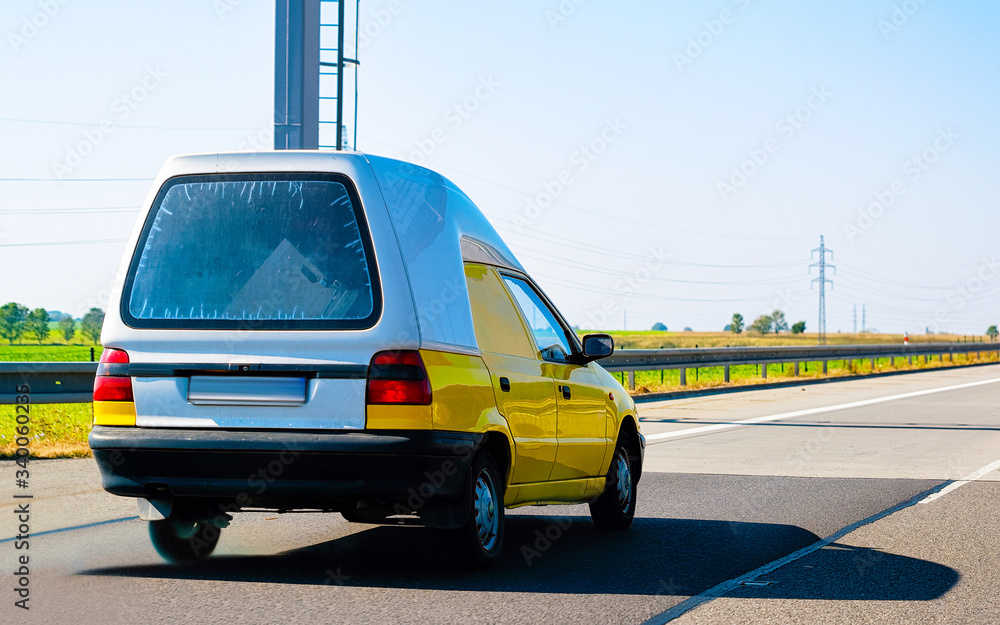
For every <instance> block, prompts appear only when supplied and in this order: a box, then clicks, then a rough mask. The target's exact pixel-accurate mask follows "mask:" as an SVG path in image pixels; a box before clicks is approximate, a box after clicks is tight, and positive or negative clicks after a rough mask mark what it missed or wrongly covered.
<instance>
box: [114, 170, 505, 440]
mask: <svg viewBox="0 0 1000 625" xmlns="http://www.w3.org/2000/svg"><path fill="white" fill-rule="evenodd" d="M262 172H263V173H267V172H297V173H313V172H317V173H338V174H343V175H346V176H347V177H348V178H350V179H351V180H352V181H353V182H354V185H355V187H356V188H357V192H358V196H359V198H360V201H361V204H362V208H363V212H364V214H365V218H366V220H367V224H368V229H369V232H370V234H371V239H372V247H373V249H374V258H373V259H371V260H370V263H371V265H372V266H373V269H374V270H375V271H376V272H377V273H378V278H379V283H380V285H381V295H382V311H381V316H380V317H379V319H378V320H377V322H376V323H375V324H374V325H373V326H372V327H370V328H368V329H365V330H203V329H186V328H174V329H140V328H133V327H129V326H127V325H126V324H125V322H124V321H123V319H122V316H121V314H120V311H121V299H122V296H123V292H122V291H123V285H124V283H125V278H126V276H127V273H128V271H129V267H130V265H131V261H132V256H133V251H134V250H135V248H136V246H137V244H138V241H139V239H140V237H141V234H142V229H143V224H144V223H145V221H146V218H147V216H148V214H149V212H150V210H151V208H152V205H153V203H154V201H155V199H156V196H157V193H158V191H159V189H160V187H161V186H162V185H163V183H164V182H166V181H167V180H169V179H171V178H173V177H175V176H183V175H205V174H223V173H262ZM126 250H127V252H126V254H125V255H124V257H123V259H122V262H121V265H120V267H119V271H118V274H117V276H116V280H115V283H114V286H113V288H112V293H111V297H110V304H109V306H108V308H107V311H108V312H107V314H106V317H105V322H104V327H103V331H102V335H101V341H102V343H103V345H104V346H105V347H108V348H117V349H124V350H125V351H126V352H128V354H129V358H130V360H131V362H132V363H133V364H141V365H164V366H170V365H178V364H181V363H183V364H184V365H185V366H189V367H190V366H196V365H198V364H199V363H203V364H205V365H206V368H207V369H213V370H214V369H218V368H219V367H220V366H223V367H229V368H235V367H239V366H242V365H245V364H249V365H253V366H256V365H270V366H272V367H274V366H280V365H287V366H289V368H293V367H298V368H301V367H303V366H309V365H319V366H330V365H334V366H336V365H355V366H358V365H361V366H367V365H368V363H369V362H370V361H371V358H372V356H373V355H374V354H375V353H376V352H378V351H382V350H386V349H420V348H423V349H434V350H444V351H453V352H457V353H466V354H476V353H478V347H477V343H476V337H475V332H474V330H473V323H472V312H471V307H470V305H469V298H468V292H467V290H466V283H465V273H464V266H463V257H470V256H473V257H474V258H470V260H477V261H479V262H492V264H498V265H502V266H507V267H511V268H515V269H520V268H521V266H520V264H519V263H518V262H517V260H516V259H515V258H514V255H513V254H512V253H511V252H510V250H509V249H508V248H507V246H506V244H505V243H504V242H503V240H502V239H501V238H500V236H499V235H498V234H497V233H496V231H495V230H494V229H493V227H492V226H491V225H490V223H489V221H488V220H487V219H486V217H485V216H484V215H483V214H482V213H481V212H480V211H479V209H478V208H477V207H476V206H475V204H474V203H473V202H472V201H471V200H470V199H469V198H468V196H466V195H465V194H464V193H462V191H460V190H459V189H458V188H457V187H456V186H455V185H454V184H452V183H451V182H450V181H448V180H447V179H446V178H444V177H442V176H440V175H439V174H436V173H434V172H432V171H430V170H427V169H424V168H422V167H418V166H415V165H411V164H409V163H404V162H401V161H396V160H392V159H387V158H380V157H374V156H366V155H364V154H360V153H347V152H319V151H280V152H247V153H228V154H199V155H188V156H177V157H172V158H170V159H168V160H167V161H166V163H165V164H164V165H163V167H162V168H161V170H160V172H159V173H158V175H157V176H156V178H155V180H154V182H153V184H152V185H151V190H150V192H149V194H148V196H147V197H146V200H145V202H144V203H143V206H142V208H141V210H140V213H139V216H138V218H137V220H136V223H135V226H134V228H133V230H132V233H131V235H130V237H129V240H128V243H127V244H126ZM463 252H464V254H463ZM179 270H182V269H179ZM304 377H305V378H307V379H305V400H304V401H303V402H299V401H297V400H295V399H294V397H290V396H284V397H283V398H282V397H278V398H271V399H268V398H267V397H266V395H267V390H266V389H265V390H250V387H249V386H246V385H244V386H243V387H242V391H241V390H240V388H238V386H239V384H240V383H239V382H236V383H234V384H235V385H236V386H233V387H232V388H230V389H229V390H230V391H232V392H231V393H230V394H229V396H228V398H227V397H225V393H223V392H221V390H220V389H215V391H213V392H214V393H215V394H214V401H213V395H212V393H209V394H208V395H204V394H201V395H199V393H200V392H201V391H203V390H204V388H202V389H199V388H197V385H198V384H202V383H201V382H196V388H195V389H194V390H195V394H194V396H193V397H194V400H195V401H193V402H192V401H190V399H191V396H189V392H190V389H189V388H188V384H189V383H190V376H185V375H181V374H178V375H177V376H161V377H156V376H152V377H134V378H133V391H134V396H135V403H136V412H137V415H138V417H137V421H136V425H138V426H147V427H218V428H308V429H313V428H324V429H363V428H364V426H365V380H364V379H359V378H358V377H357V376H354V377H352V376H344V377H337V376H319V377H315V378H310V377H309V376H308V375H306V376H304ZM271 390H275V389H274V388H272V389H271ZM287 390H288V389H284V390H283V391H281V392H286V391H287ZM279 395H280V393H279ZM206 398H207V399H206Z"/></svg>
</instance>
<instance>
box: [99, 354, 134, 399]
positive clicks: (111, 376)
mask: <svg viewBox="0 0 1000 625" xmlns="http://www.w3.org/2000/svg"><path fill="white" fill-rule="evenodd" d="M94 401H134V400H133V398H132V378H131V377H129V371H128V354H127V353H125V352H124V351H123V350H120V349H106V350H104V352H103V353H102V354H101V363H100V364H99V365H97V377H96V378H94Z"/></svg>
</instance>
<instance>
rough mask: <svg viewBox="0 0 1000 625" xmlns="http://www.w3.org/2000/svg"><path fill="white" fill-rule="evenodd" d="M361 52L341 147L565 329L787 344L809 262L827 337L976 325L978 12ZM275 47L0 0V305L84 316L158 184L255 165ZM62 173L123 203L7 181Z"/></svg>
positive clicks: (996, 14) (538, 24) (437, 26)
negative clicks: (382, 160)
mask: <svg viewBox="0 0 1000 625" xmlns="http://www.w3.org/2000/svg"><path fill="white" fill-rule="evenodd" d="M47 4H49V5H52V6H58V7H59V8H58V10H56V11H51V9H50V11H51V12H52V13H54V14H53V15H51V16H49V15H46V14H45V9H44V7H45V6H46V5H47ZM560 7H563V9H564V10H563V11H562V12H560ZM567 7H572V8H573V10H572V11H568V10H565V9H566V8H567ZM228 9H232V10H228ZM39 16H41V17H39ZM32 21H35V22H36V23H40V24H42V25H41V26H40V27H37V28H35V27H32V26H26V23H27V24H30V23H31V22H32ZM361 26H362V30H363V31H365V30H366V31H367V32H368V33H370V34H371V35H374V36H369V37H368V38H367V40H366V41H365V45H364V46H363V49H362V50H361V51H360V59H361V63H362V67H361V72H360V75H359V76H360V90H359V91H360V94H359V110H360V115H359V123H358V147H359V149H361V150H363V151H367V152H372V153H375V154H382V155H386V156H392V157H396V158H404V159H411V160H416V161H419V162H421V163H422V164H424V165H426V166H429V167H431V168H433V169H436V170H438V171H440V172H441V173H443V174H444V175H446V176H448V177H450V178H451V179H453V180H454V181H455V182H456V183H457V184H458V185H459V186H461V187H462V188H463V189H465V190H466V192H467V193H469V195H470V196H471V197H472V198H473V199H474V200H475V201H476V202H477V203H478V204H479V205H480V207H481V208H482V209H483V211H484V212H485V213H486V214H487V215H488V216H489V217H490V218H491V220H492V221H493V223H494V224H495V225H496V226H497V227H498V229H499V230H500V232H501V234H503V236H504V237H505V238H506V239H507V241H508V242H509V243H510V245H511V247H512V249H513V250H514V251H515V253H517V254H518V255H519V257H520V259H521V261H522V263H523V264H524V265H525V266H526V267H527V268H528V269H529V271H530V272H531V273H532V274H533V275H534V276H535V277H536V279H537V280H538V281H539V282H540V283H541V285H542V286H543V288H545V289H546V291H547V292H548V293H549V294H550V296H552V298H553V299H554V300H555V301H556V303H557V305H559V307H560V308H561V309H562V310H563V312H564V313H565V314H566V315H567V317H568V318H569V319H570V321H571V322H572V323H574V324H577V325H580V326H582V327H586V328H590V327H596V326H600V327H604V328H621V327H622V325H623V323H624V322H625V315H626V313H627V319H628V321H627V323H628V327H629V328H630V329H640V328H641V329H648V328H649V326H651V325H652V324H653V323H654V322H657V321H662V322H663V323H665V324H666V325H667V326H668V327H669V328H670V329H671V330H680V329H682V328H683V327H685V326H690V327H692V328H694V329H695V330H720V329H721V328H722V326H723V325H725V324H726V323H728V320H729V318H730V317H731V315H732V314H733V313H734V312H741V313H742V314H743V315H744V317H746V318H747V319H748V321H749V320H751V319H752V318H753V317H755V316H757V315H758V314H760V313H761V312H762V311H765V310H770V309H773V308H775V307H777V308H781V309H783V310H785V311H786V313H787V316H788V318H789V320H790V321H797V320H800V319H802V320H805V321H806V322H807V326H808V329H809V330H814V329H815V328H816V320H817V292H816V290H811V289H810V278H811V277H815V276H816V272H815V270H814V271H813V273H812V276H810V274H809V273H808V265H809V263H810V250H812V249H813V248H815V247H817V246H818V244H819V237H820V235H825V237H826V243H827V245H828V246H829V247H830V248H832V249H833V250H834V251H835V255H834V257H833V260H832V262H833V264H835V265H836V266H837V273H836V274H835V275H833V274H831V275H828V277H830V278H831V279H832V280H833V282H834V286H833V289H832V290H830V291H828V292H827V295H828V300H827V314H828V331H830V332H836V331H837V330H838V329H839V330H843V331H850V330H851V329H852V327H853V323H852V321H853V320H852V311H853V307H854V305H855V304H857V306H858V318H859V319H858V323H859V325H860V321H861V319H860V317H861V305H862V304H864V305H865V306H866V312H867V323H868V326H869V327H870V328H875V329H879V330H882V331H896V332H902V331H909V332H910V333H922V332H923V331H924V328H925V327H926V326H931V327H932V328H937V329H939V330H942V331H953V332H959V333H968V334H973V333H976V334H981V333H983V332H984V330H985V329H986V327H987V326H988V325H990V324H993V323H997V322H998V321H1000V266H997V264H996V263H995V261H994V259H995V257H996V256H997V255H998V252H1000V249H998V248H1000V246H998V244H997V234H996V233H997V232H998V227H1000V210H998V206H997V199H996V189H995V185H994V183H993V181H995V180H996V172H997V169H998V165H1000V121H998V115H997V111H1000V39H998V37H997V36H996V33H997V32H998V31H1000V6H997V5H996V4H995V3H989V2H985V1H981V2H965V3H945V2H925V3H923V4H921V3H920V2H919V1H917V0H910V1H909V2H900V1H898V0H895V1H888V0H876V1H872V0H868V1H861V0H845V1H843V2H838V3H801V2H790V1H777V0H771V1H768V2H763V1H761V0H737V1H735V2H734V1H732V0H716V1H713V2H694V1H685V2H670V3H664V2H654V1H645V2H630V3H612V2H610V1H607V0H576V2H575V3H574V2H573V1H572V0H563V1H562V2H560V1H559V0H551V1H550V2H520V1H512V2H504V3H470V2H457V1H441V0H439V1H436V2H428V1H419V0H396V1H394V2H388V1H385V0H363V1H362V3H361ZM273 28H274V3H273V2H270V1H264V0H243V1H240V0H218V1H215V0H197V1H195V0H187V1H177V2H171V3H169V4H167V3H138V2H124V1H121V2H115V1H110V0H95V1H92V2H80V1H65V3H62V2H60V0H52V1H51V2H49V3H46V2H43V1H41V0H35V1H21V0H17V1H14V0H10V1H8V2H5V3H4V6H3V8H2V9H0V34H3V40H2V41H0V72H2V80H3V85H4V90H3V94H4V95H3V98H2V99H0V133H2V137H3V150H2V152H0V178H3V179H4V180H0V267H2V268H3V273H2V277H0V300H3V301H10V300H15V301H18V302H21V303H23V304H25V305H28V306H30V307H37V306H43V307H45V308H48V309H58V310H63V311H67V312H72V313H75V314H78V315H79V314H80V313H81V312H82V311H83V310H85V309H86V308H88V307H89V306H91V305H98V306H101V307H104V306H105V305H106V297H107V293H106V291H105V289H106V287H107V286H108V284H109V283H110V281H111V280H112V278H113V274H114V271H115V269H116V268H117V264H118V261H119V259H120V256H121V254H122V251H123V249H122V248H123V243H122V242H121V239H124V238H125V237H126V236H127V235H128V233H129V231H130V230H131V228H132V224H133V221H134V218H135V214H136V213H135V207H137V206H138V205H139V204H141V203H142V201H143V199H144V198H145V196H146V193H147V192H148V181H147V180H145V179H149V178H151V177H152V176H154V175H155V173H156V171H157V169H158V168H159V166H160V164H161V163H162V161H163V159H164V158H166V157H167V156H169V155H171V154H177V153H190V152H206V151H218V150H234V149H247V148H251V147H253V146H254V145H255V144H256V145H259V144H261V143H263V144H265V145H268V146H269V145H270V139H269V128H270V126H271V122H272V119H273V117H272V115H273V110H272V108H273V37H274V35H273ZM133 90H135V93H136V94H137V95H140V96H142V101H141V102H133V101H131V100H130V99H128V100H127V99H126V98H123V97H122V96H123V95H127V94H128V93H130V92H132V91H133ZM456 107H458V108H457V109H456ZM789 115H790V116H791V117H789ZM102 120H107V123H106V124H105V125H104V126H103V127H102V125H101V124H102ZM53 122H59V123H53ZM109 129H110V130H109ZM81 142H84V143H86V144H88V145H89V147H86V146H85V148H84V149H85V150H89V151H90V152H91V153H90V154H88V155H86V156H85V157H83V158H81V159H79V163H77V159H75V158H74V157H73V155H72V154H70V150H71V149H73V148H74V147H76V146H79V145H80V143H81ZM588 145H589V146H591V147H590V148H589V151H585V150H582V149H581V148H583V147H585V146H588ZM741 168H742V170H743V171H742V172H740V171H739V170H740V169H741ZM734 172H735V173H734ZM60 176H62V177H64V178H84V179H109V178H115V179H121V178H125V179H129V178H138V179H143V180H138V181H129V180H124V181H98V182H51V181H46V180H42V181H19V180H10V179H13V178H32V179H34V178H38V179H51V178H57V177H60ZM546 194H548V195H546ZM880 198H881V202H882V204H877V205H875V206H874V207H873V206H871V205H872V204H873V203H874V202H876V201H879V199H880ZM549 200H550V201H549ZM531 202H534V205H531ZM81 209H86V210H81ZM93 209H102V210H103V211H104V212H95V211H94V210H93ZM859 210H862V211H864V213H859ZM74 241H75V242H80V241H85V242H88V243H76V244H66V243H61V242H74ZM95 241H97V242H95ZM40 243H45V244H48V243H60V244H56V245H36V244H40ZM26 244H27V245H26ZM814 260H815V259H814ZM605 311H610V312H605Z"/></svg>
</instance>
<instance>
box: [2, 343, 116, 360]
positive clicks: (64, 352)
mask: <svg viewBox="0 0 1000 625" xmlns="http://www.w3.org/2000/svg"><path fill="white" fill-rule="evenodd" d="M91 348H93V350H94V360H99V359H100V358H101V350H102V349H103V348H102V347H101V346H100V345H97V346H94V345H83V344H76V345H53V344H48V345H38V344H35V345H29V344H24V345H17V344H15V345H0V362H39V361H43V362H80V361H89V360H90V350H91Z"/></svg>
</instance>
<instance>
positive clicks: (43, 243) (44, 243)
mask: <svg viewBox="0 0 1000 625" xmlns="http://www.w3.org/2000/svg"><path fill="white" fill-rule="evenodd" d="M126 241H128V239H90V240H87V241H38V242H35V243H0V247H37V246H48V245H96V244H100V243H124V242H126Z"/></svg>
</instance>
